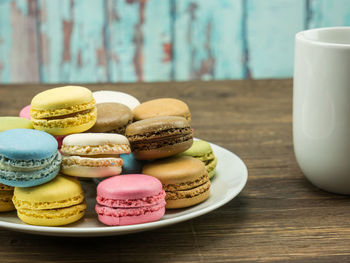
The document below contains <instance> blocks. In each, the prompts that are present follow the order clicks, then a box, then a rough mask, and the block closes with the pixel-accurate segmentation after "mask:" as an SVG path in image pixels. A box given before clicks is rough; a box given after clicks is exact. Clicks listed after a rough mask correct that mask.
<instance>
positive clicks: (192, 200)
mask: <svg viewBox="0 0 350 263" xmlns="http://www.w3.org/2000/svg"><path fill="white" fill-rule="evenodd" d="M209 196H210V190H207V191H205V192H203V193H201V194H199V195H196V196H192V197H189V198H181V199H171V200H169V199H166V206H165V207H166V208H167V209H168V208H169V209H175V208H185V207H190V206H193V205H196V204H199V203H201V202H203V201H205V200H207V199H208V198H209Z"/></svg>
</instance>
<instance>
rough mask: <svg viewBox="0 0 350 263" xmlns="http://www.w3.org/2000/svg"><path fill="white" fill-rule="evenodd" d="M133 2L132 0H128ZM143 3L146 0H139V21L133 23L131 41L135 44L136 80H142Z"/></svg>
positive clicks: (144, 3)
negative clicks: (133, 29)
mask: <svg viewBox="0 0 350 263" xmlns="http://www.w3.org/2000/svg"><path fill="white" fill-rule="evenodd" d="M129 2H131V3H132V2H133V1H129ZM145 5H146V0H140V7H139V23H138V24H136V25H135V33H134V38H133V42H134V44H135V55H134V58H133V63H134V68H135V72H136V76H137V80H138V81H143V53H142V48H143V44H144V42H143V32H142V26H143V23H144V21H145Z"/></svg>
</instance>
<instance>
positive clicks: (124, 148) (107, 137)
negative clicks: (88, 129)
mask: <svg viewBox="0 0 350 263" xmlns="http://www.w3.org/2000/svg"><path fill="white" fill-rule="evenodd" d="M61 152H62V155H63V156H62V169H61V172H62V173H63V174H66V175H71V176H78V177H95V178H97V177H107V176H112V175H118V174H120V173H121V171H122V165H123V159H121V158H120V154H127V153H130V144H129V141H128V139H127V138H126V137H125V136H123V135H120V134H113V133H80V134H72V135H68V136H67V137H66V138H64V140H63V144H62V148H61Z"/></svg>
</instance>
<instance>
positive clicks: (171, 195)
mask: <svg viewBox="0 0 350 263" xmlns="http://www.w3.org/2000/svg"><path fill="white" fill-rule="evenodd" d="M209 189H210V181H207V182H205V183H204V184H202V185H199V186H197V187H194V188H188V189H186V190H177V191H166V198H165V200H178V199H186V198H193V197H195V196H199V195H201V194H203V193H205V192H207V191H209Z"/></svg>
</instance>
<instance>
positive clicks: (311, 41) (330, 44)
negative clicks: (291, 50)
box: [295, 26, 350, 49]
mask: <svg viewBox="0 0 350 263" xmlns="http://www.w3.org/2000/svg"><path fill="white" fill-rule="evenodd" d="M331 30H348V31H349V33H350V26H336V27H320V28H312V29H308V30H303V31H300V32H298V33H297V34H296V35H295V39H296V40H300V41H304V42H307V43H309V44H313V45H319V46H323V47H334V48H336V47H339V48H349V49H350V42H349V44H345V43H334V42H327V41H320V40H315V39H311V38H308V37H307V36H306V34H307V33H311V32H319V31H331Z"/></svg>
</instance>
